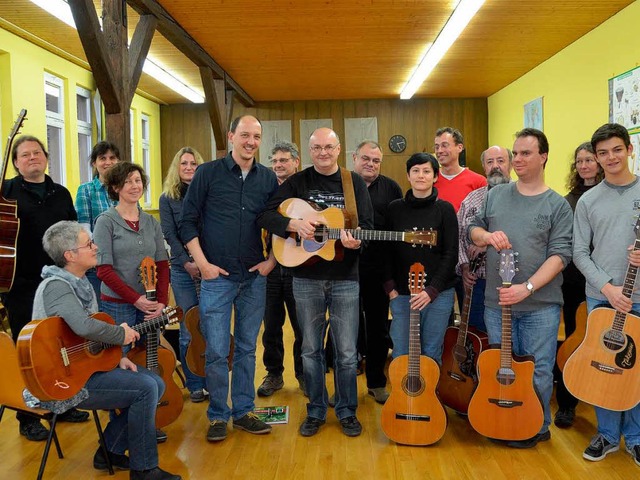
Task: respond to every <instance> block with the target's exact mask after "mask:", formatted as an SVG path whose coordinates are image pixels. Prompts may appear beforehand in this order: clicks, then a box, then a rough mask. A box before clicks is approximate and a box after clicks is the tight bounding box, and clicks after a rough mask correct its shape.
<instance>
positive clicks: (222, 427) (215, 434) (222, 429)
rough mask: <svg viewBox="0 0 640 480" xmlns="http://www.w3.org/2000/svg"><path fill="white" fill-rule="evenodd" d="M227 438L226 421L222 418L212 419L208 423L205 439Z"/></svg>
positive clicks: (219, 439)
mask: <svg viewBox="0 0 640 480" xmlns="http://www.w3.org/2000/svg"><path fill="white" fill-rule="evenodd" d="M225 438H227V422H225V421H223V420H213V421H212V422H211V423H209V430H208V431H207V440H208V441H210V442H220V441H222V440H224V439H225Z"/></svg>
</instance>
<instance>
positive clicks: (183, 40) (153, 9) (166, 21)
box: [127, 0, 255, 107]
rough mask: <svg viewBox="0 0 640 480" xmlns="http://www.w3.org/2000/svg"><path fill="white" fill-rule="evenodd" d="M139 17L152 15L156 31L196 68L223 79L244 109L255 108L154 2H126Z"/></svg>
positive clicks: (223, 72) (198, 45) (237, 86)
mask: <svg viewBox="0 0 640 480" xmlns="http://www.w3.org/2000/svg"><path fill="white" fill-rule="evenodd" d="M127 3H128V4H129V5H130V6H131V8H133V9H134V10H135V11H136V12H138V13H139V14H140V15H146V14H152V15H154V16H155V17H156V18H157V19H158V27H157V28H158V31H159V32H160V33H161V34H162V35H163V36H164V37H165V38H166V39H167V40H169V41H170V42H171V43H172V44H173V45H174V46H175V47H176V48H177V49H178V50H180V51H181V52H182V53H183V54H184V55H186V56H187V57H188V58H189V59H190V60H191V61H192V62H193V63H195V64H196V65H197V66H198V67H208V68H209V69H211V71H212V72H213V75H214V77H215V78H217V79H225V81H226V84H227V87H228V88H230V89H232V90H233V91H235V92H236V95H237V97H238V100H239V101H240V102H241V103H242V104H243V105H244V106H245V107H253V106H255V101H254V100H253V98H251V96H249V94H248V93H247V92H245V91H244V90H243V88H242V87H241V86H240V85H238V84H237V83H236V82H235V80H233V78H231V77H230V76H229V75H227V74H226V72H225V71H224V69H223V68H222V67H221V66H220V65H218V64H217V63H216V61H215V60H214V59H213V58H211V56H210V55H209V54H208V53H207V52H206V51H205V50H204V49H203V48H202V47H201V46H200V44H198V42H196V41H195V40H194V39H193V38H192V37H191V35H189V33H187V31H185V30H184V29H183V28H182V27H181V26H180V24H178V22H176V21H175V20H174V18H173V17H172V16H171V15H170V14H169V12H167V11H166V10H165V9H164V7H163V6H162V5H160V4H159V3H158V2H157V1H156V0H127Z"/></svg>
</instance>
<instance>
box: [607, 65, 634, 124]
mask: <svg viewBox="0 0 640 480" xmlns="http://www.w3.org/2000/svg"><path fill="white" fill-rule="evenodd" d="M609 121H610V122H611V123H619V124H620V125H624V126H625V127H626V129H627V130H629V133H630V134H632V133H640V67H636V68H634V69H633V70H629V71H628V72H624V73H622V74H620V75H618V76H616V77H613V78H611V79H609Z"/></svg>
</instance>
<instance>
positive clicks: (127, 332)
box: [120, 323, 140, 345]
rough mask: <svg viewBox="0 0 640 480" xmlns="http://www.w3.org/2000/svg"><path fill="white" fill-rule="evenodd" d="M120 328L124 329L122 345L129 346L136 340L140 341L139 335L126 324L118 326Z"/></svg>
mask: <svg viewBox="0 0 640 480" xmlns="http://www.w3.org/2000/svg"><path fill="white" fill-rule="evenodd" d="M120 326H121V327H122V328H123V329H124V343H123V345H129V344H130V343H133V342H135V341H136V340H140V334H139V333H138V332H136V331H135V330H134V329H133V328H131V327H130V326H129V325H127V324H126V323H122V324H120Z"/></svg>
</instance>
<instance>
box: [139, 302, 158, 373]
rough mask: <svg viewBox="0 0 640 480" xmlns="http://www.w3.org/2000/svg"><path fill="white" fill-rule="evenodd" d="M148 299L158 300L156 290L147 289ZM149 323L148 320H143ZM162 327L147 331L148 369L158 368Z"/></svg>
mask: <svg viewBox="0 0 640 480" xmlns="http://www.w3.org/2000/svg"><path fill="white" fill-rule="evenodd" d="M146 296H147V300H151V301H154V302H155V301H157V295H156V291H155V290H147V291H146ZM143 323H147V322H143ZM160 327H161V326H158V327H157V328H154V329H153V330H150V331H149V332H148V333H147V343H146V346H145V349H146V353H147V365H146V367H147V369H148V370H151V371H152V372H156V371H157V370H158V367H159V364H158V344H159V343H160V333H159V332H160Z"/></svg>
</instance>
